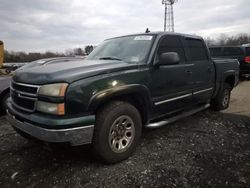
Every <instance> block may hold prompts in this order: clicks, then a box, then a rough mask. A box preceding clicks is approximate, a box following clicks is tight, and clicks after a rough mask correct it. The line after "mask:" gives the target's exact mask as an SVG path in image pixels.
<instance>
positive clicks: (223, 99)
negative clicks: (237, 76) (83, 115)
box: [211, 83, 232, 111]
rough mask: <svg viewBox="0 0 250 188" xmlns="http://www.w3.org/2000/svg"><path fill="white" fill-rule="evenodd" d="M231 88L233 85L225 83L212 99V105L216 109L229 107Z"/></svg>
mask: <svg viewBox="0 0 250 188" xmlns="http://www.w3.org/2000/svg"><path fill="white" fill-rule="evenodd" d="M231 90H232V87H231V85H230V84H228V83H224V84H223V85H222V87H221V88H220V91H219V93H218V94H217V96H216V97H215V98H214V99H213V100H212V102H211V107H212V108H213V109H214V110H216V111H220V110H225V109H227V108H228V107H229V103H230V97H231Z"/></svg>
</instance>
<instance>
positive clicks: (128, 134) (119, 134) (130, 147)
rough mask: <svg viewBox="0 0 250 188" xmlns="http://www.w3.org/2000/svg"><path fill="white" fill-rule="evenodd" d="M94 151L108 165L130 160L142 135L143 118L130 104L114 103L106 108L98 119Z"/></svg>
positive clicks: (98, 115)
mask: <svg viewBox="0 0 250 188" xmlns="http://www.w3.org/2000/svg"><path fill="white" fill-rule="evenodd" d="M96 118H97V119H96V127H95V132H94V138H93V149H94V152H95V154H96V156H97V157H98V158H100V159H101V160H102V161H104V162H106V163H116V162H119V161H122V160H124V159H126V158H128V157H129V156H130V155H131V154H132V153H133V151H134V150H135V148H136V145H137V143H138V141H139V138H140V135H141V127H142V125H141V117H140V114H139V112H138V110H137V109H136V108H135V107H134V106H132V105H131V104H129V103H126V102H122V101H114V102H111V103H109V104H108V105H106V106H104V108H102V109H101V110H100V111H99V112H98V113H97V117H96Z"/></svg>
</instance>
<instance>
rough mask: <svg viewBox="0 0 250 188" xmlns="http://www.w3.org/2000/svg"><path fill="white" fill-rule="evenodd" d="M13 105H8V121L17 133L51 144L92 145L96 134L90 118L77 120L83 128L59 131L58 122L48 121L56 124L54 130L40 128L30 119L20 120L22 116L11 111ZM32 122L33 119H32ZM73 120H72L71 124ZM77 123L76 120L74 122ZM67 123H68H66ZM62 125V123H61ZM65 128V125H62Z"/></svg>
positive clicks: (69, 128) (68, 128)
mask: <svg viewBox="0 0 250 188" xmlns="http://www.w3.org/2000/svg"><path fill="white" fill-rule="evenodd" d="M11 109H12V107H11V104H10V103H8V110H7V119H8V121H9V122H10V124H11V125H12V126H13V127H14V129H17V132H21V133H25V134H28V135H29V136H31V137H33V138H35V139H38V140H41V141H45V142H51V143H63V142H66V143H70V144H71V145H72V146H76V145H84V144H90V143H91V142H92V137H93V133H94V122H92V123H91V124H87V123H89V118H90V117H82V118H81V119H80V120H79V118H78V119H77V121H78V124H77V125H79V124H82V126H77V127H74V125H72V126H71V127H69V126H70V125H67V128H61V129H59V127H60V125H59V124H58V122H57V121H58V120H53V119H48V122H53V121H55V122H54V124H56V125H54V126H53V127H54V128H45V127H41V126H39V125H38V124H37V123H36V122H30V121H28V119H24V118H20V116H19V115H20V114H18V115H16V114H15V113H13V111H12V110H11ZM30 120H32V118H30ZM72 121H73V120H72V119H70V122H72ZM74 121H76V120H74ZM65 122H67V121H65ZM59 123H60V122H59ZM62 126H63V124H62Z"/></svg>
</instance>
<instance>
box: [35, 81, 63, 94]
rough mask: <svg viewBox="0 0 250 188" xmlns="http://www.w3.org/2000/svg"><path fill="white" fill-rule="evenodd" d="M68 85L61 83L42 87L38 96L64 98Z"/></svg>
mask: <svg viewBox="0 0 250 188" xmlns="http://www.w3.org/2000/svg"><path fill="white" fill-rule="evenodd" d="M67 87H68V84H66V83H60V84H48V85H44V86H41V87H40V89H39V91H38V94H39V95H45V96H51V97H64V95H65V92H66V89H67Z"/></svg>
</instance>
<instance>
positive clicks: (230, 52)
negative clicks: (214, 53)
mask: <svg viewBox="0 0 250 188" xmlns="http://www.w3.org/2000/svg"><path fill="white" fill-rule="evenodd" d="M223 55H224V56H242V55H244V51H243V50H242V48H240V47H225V48H224V52H223Z"/></svg>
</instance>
